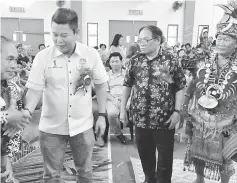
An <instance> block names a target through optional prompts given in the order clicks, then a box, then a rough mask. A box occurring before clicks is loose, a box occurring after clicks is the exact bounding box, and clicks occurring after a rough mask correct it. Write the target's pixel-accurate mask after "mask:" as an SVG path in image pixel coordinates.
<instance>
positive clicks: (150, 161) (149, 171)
mask: <svg viewBox="0 0 237 183" xmlns="http://www.w3.org/2000/svg"><path fill="white" fill-rule="evenodd" d="M135 130H136V133H135V134H136V144H137V149H138V153H139V156H140V159H141V163H142V168H143V172H144V174H145V177H146V181H147V183H171V177H172V168H173V150H174V133H175V130H153V129H143V128H139V127H136V128H135ZM156 148H157V151H158V161H157V172H156Z"/></svg>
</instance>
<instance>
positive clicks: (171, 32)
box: [167, 24, 179, 46]
mask: <svg viewBox="0 0 237 183" xmlns="http://www.w3.org/2000/svg"><path fill="white" fill-rule="evenodd" d="M178 28H179V26H178V25H176V24H169V25H168V31H167V42H168V45H169V46H174V45H175V44H176V42H177V41H178Z"/></svg>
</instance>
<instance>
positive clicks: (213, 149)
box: [184, 118, 237, 180]
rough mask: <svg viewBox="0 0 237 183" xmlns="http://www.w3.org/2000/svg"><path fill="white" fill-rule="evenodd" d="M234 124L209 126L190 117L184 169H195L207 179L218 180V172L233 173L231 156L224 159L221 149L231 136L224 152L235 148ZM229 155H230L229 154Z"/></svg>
mask: <svg viewBox="0 0 237 183" xmlns="http://www.w3.org/2000/svg"><path fill="white" fill-rule="evenodd" d="M235 128H236V125H235V124H232V125H229V126H228V127H224V128H222V129H216V128H210V126H208V127H207V126H205V124H204V123H197V122H196V121H195V119H193V118H190V119H189V121H188V122H187V125H186V134H187V135H188V137H189V140H188V145H187V150H186V154H185V159H184V165H185V168H184V170H186V169H188V170H189V171H195V172H196V173H197V174H200V175H203V176H204V177H206V178H208V179H213V180H219V179H220V173H221V174H226V175H229V176H231V175H233V174H234V173H235V170H234V167H233V165H232V160H231V158H228V160H226V159H225V158H224V156H223V149H224V148H225V145H226V143H227V142H228V140H229V139H230V138H231V137H232V138H233V139H236V140H233V139H232V142H234V144H235V145H234V144H233V143H231V144H232V145H231V147H228V148H229V149H228V150H227V151H226V152H232V154H231V156H233V154H234V153H235V151H236V150H237V135H236V133H235V131H236V130H235ZM229 156H230V155H229Z"/></svg>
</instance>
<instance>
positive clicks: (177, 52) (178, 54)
mask: <svg viewBox="0 0 237 183" xmlns="http://www.w3.org/2000/svg"><path fill="white" fill-rule="evenodd" d="M183 46H184V45H183ZM181 51H184V52H185V50H184V49H180V50H178V52H177V55H178V56H179V53H180V52H181Z"/></svg>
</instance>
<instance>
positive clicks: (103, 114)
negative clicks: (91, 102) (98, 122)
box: [98, 113, 107, 118]
mask: <svg viewBox="0 0 237 183" xmlns="http://www.w3.org/2000/svg"><path fill="white" fill-rule="evenodd" d="M98 116H103V117H105V118H106V117H107V114H106V113H98Z"/></svg>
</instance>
